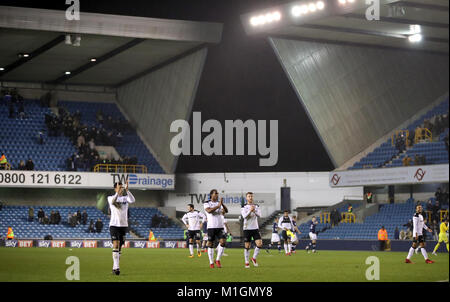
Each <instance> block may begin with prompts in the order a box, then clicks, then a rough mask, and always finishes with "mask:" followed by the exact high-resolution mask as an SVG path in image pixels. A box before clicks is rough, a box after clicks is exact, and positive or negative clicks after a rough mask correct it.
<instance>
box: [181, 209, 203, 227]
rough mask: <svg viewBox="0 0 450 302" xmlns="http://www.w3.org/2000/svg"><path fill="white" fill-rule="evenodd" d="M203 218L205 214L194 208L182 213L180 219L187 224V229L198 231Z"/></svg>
mask: <svg viewBox="0 0 450 302" xmlns="http://www.w3.org/2000/svg"><path fill="white" fill-rule="evenodd" d="M205 218H206V216H205V214H203V213H200V212H199V211H197V210H194V211H192V212H187V213H186V214H184V216H183V218H181V220H182V221H183V223H184V224H186V225H189V228H188V230H189V231H200V224H202V223H203V222H204V221H205Z"/></svg>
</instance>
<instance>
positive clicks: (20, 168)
mask: <svg viewBox="0 0 450 302" xmlns="http://www.w3.org/2000/svg"><path fill="white" fill-rule="evenodd" d="M26 169H27V167H26V166H25V162H24V161H23V160H21V161H20V163H19V165H18V166H17V170H21V171H24V170H26Z"/></svg>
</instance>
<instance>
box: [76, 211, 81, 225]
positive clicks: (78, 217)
mask: <svg viewBox="0 0 450 302" xmlns="http://www.w3.org/2000/svg"><path fill="white" fill-rule="evenodd" d="M76 215H77V224H81V212H80V210H78V211H77V214H76Z"/></svg>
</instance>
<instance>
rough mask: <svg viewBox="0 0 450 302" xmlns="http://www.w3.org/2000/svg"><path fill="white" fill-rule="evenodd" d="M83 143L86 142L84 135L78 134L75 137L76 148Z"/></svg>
mask: <svg viewBox="0 0 450 302" xmlns="http://www.w3.org/2000/svg"><path fill="white" fill-rule="evenodd" d="M85 143H86V140H85V139H84V136H83V135H81V134H80V135H79V136H78V138H77V146H78V148H79V147H81V146H82V145H84V144H85Z"/></svg>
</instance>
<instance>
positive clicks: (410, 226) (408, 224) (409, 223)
mask: <svg viewBox="0 0 450 302" xmlns="http://www.w3.org/2000/svg"><path fill="white" fill-rule="evenodd" d="M403 226H404V227H407V228H408V231H411V232H412V230H413V222H412V219H410V220H409V221H408V222H407V223H405V224H404V225H403Z"/></svg>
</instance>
